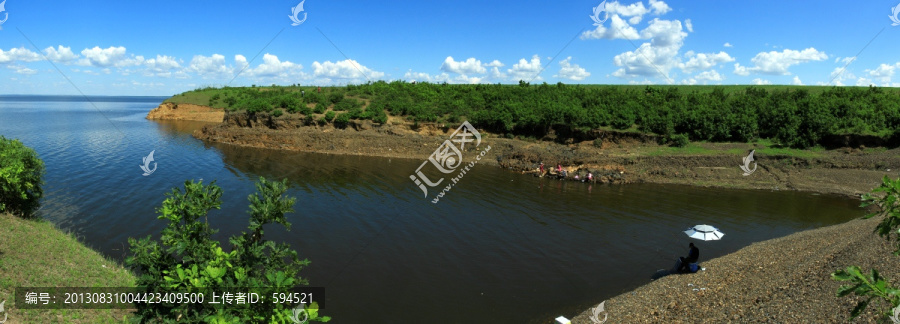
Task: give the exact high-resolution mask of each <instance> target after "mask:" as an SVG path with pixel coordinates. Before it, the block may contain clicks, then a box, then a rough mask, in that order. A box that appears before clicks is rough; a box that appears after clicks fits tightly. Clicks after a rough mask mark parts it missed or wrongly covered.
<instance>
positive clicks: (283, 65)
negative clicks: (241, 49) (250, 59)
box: [235, 53, 303, 78]
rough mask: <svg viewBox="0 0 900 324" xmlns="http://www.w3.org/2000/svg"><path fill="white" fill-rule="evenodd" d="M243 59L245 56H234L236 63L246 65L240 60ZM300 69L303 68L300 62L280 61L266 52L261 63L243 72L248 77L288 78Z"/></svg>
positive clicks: (297, 73) (295, 74)
mask: <svg viewBox="0 0 900 324" xmlns="http://www.w3.org/2000/svg"><path fill="white" fill-rule="evenodd" d="M244 60H246V58H244V57H243V56H240V57H237V56H235V62H237V65H240V66H244V65H246V63H244V62H242V61H244ZM301 69H303V66H302V65H300V64H296V63H292V62H290V61H284V62H282V61H281V60H279V59H278V56H275V55H272V54H269V53H266V54H265V55H263V62H262V63H261V64H259V65H257V66H256V67H255V68H252V69H246V70H244V72H243V74H245V75H246V76H248V77H256V78H260V77H266V78H276V77H277V78H288V77H290V76H292V75H294V76H297V75H299V74H300V70H301Z"/></svg>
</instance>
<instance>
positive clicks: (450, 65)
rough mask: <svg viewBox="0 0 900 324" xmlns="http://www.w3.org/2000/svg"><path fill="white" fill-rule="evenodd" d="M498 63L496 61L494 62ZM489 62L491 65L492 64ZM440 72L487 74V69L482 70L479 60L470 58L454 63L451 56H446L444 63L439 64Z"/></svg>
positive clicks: (482, 66)
mask: <svg viewBox="0 0 900 324" xmlns="http://www.w3.org/2000/svg"><path fill="white" fill-rule="evenodd" d="M494 62H497V63H500V62H498V61H494ZM494 62H491V63H494ZM441 71H444V72H450V73H457V74H464V75H468V74H484V73H487V69H485V68H484V65H483V64H482V63H481V61H480V60H476V59H475V58H474V57H470V58H468V59H466V60H465V61H459V62H457V61H455V60H454V59H453V57H452V56H447V58H446V59H444V63H443V64H441Z"/></svg>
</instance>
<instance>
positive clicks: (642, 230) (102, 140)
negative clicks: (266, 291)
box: [0, 96, 861, 323]
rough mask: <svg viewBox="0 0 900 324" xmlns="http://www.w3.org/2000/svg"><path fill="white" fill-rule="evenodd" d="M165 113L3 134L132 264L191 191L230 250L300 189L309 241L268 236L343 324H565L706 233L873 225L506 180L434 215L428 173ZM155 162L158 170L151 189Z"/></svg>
mask: <svg viewBox="0 0 900 324" xmlns="http://www.w3.org/2000/svg"><path fill="white" fill-rule="evenodd" d="M163 99H165V98H151V97H98V98H91V101H90V102H88V101H86V100H84V98H79V97H44V96H38V97H35V96H0V135H3V136H6V137H11V138H18V139H20V140H21V141H23V142H24V143H25V144H26V145H28V146H30V147H33V148H35V149H36V150H37V152H38V154H39V155H40V157H41V158H42V159H43V160H44V162H45V164H46V168H47V173H46V176H45V181H46V185H45V186H44V192H45V195H46V197H45V198H44V200H43V207H42V209H41V210H40V214H41V216H42V217H43V218H45V219H47V220H49V221H52V222H53V223H56V224H58V226H59V227H61V228H63V229H65V230H68V231H71V232H73V233H76V234H77V235H78V236H79V237H80V238H81V239H82V240H83V241H84V242H86V243H87V244H88V245H89V246H91V247H92V248H94V249H96V250H98V251H101V252H102V253H104V254H106V255H108V256H110V257H113V258H116V259H118V260H120V261H121V260H123V259H124V256H125V254H126V253H127V251H125V250H123V248H127V239H128V238H129V237H144V236H147V235H154V236H155V237H158V234H159V232H160V230H161V229H162V228H163V227H164V225H165V223H164V222H163V221H161V220H158V219H156V215H155V208H157V207H158V206H159V205H160V203H161V202H162V200H163V199H164V193H165V192H167V191H170V190H171V188H173V187H175V186H181V185H182V183H183V182H184V181H185V180H187V179H203V180H204V182H209V181H212V180H215V181H216V183H217V184H218V185H220V186H221V187H223V189H224V192H225V193H224V197H223V200H224V203H223V204H222V209H221V210H217V211H213V212H212V213H211V215H210V218H209V219H210V222H211V224H212V226H213V227H214V228H219V229H221V231H220V232H219V233H218V234H217V236H216V237H217V238H218V239H220V240H222V241H223V242H224V241H225V240H226V239H227V237H228V236H231V235H233V234H236V233H239V232H240V231H241V230H244V229H245V228H246V225H247V220H248V218H247V213H246V211H247V209H248V208H247V206H248V202H247V199H246V198H247V196H248V195H249V194H251V193H252V192H253V191H254V186H253V184H254V181H255V180H256V179H257V178H258V177H260V176H264V177H266V178H279V179H280V178H288V179H289V181H290V186H291V189H290V191H289V194H290V195H291V196H294V197H297V204H296V205H295V210H296V212H295V213H293V214H290V215H288V219H289V221H290V222H291V223H293V227H292V230H291V231H289V232H288V231H284V230H282V229H280V228H277V227H272V228H271V229H267V230H266V235H267V238H268V239H271V240H275V241H286V242H288V243H290V244H291V245H292V246H293V247H294V248H295V249H297V250H298V251H299V253H300V255H301V257H305V258H309V259H310V260H311V261H312V264H311V265H310V266H309V267H307V268H306V269H304V270H303V271H302V275H303V276H304V277H306V278H308V279H309V281H310V283H311V285H312V286H317V287H325V294H326V298H325V299H324V300H322V301H320V303H321V304H322V306H323V308H324V311H323V312H324V313H326V314H328V315H332V316H333V317H334V318H335V321H336V322H337V323H361V322H373V323H523V322H549V321H551V320H552V319H553V318H554V317H556V316H559V315H566V316H568V317H572V316H573V315H575V314H576V313H578V312H580V311H581V310H584V309H586V308H587V307H589V306H591V304H594V303H599V302H600V301H603V300H605V299H608V298H610V297H613V296H615V295H617V294H620V293H622V292H625V291H628V290H631V289H634V288H636V287H638V286H640V285H643V284H646V283H648V282H650V277H651V276H652V275H653V274H654V272H655V271H656V270H657V269H662V268H669V267H671V266H672V265H673V264H674V260H675V259H676V256H678V255H685V254H686V253H687V243H688V242H690V240H689V239H688V238H687V237H686V235H685V234H683V233H682V231H683V230H685V229H687V228H688V227H690V226H692V225H696V224H711V225H715V226H717V227H718V228H719V229H721V230H722V231H723V232H725V233H726V236H725V237H724V239H723V240H721V241H712V242H700V241H696V240H694V242H695V243H696V244H697V245H698V246H699V248H700V250H701V262H702V261H703V260H706V259H709V258H713V257H717V256H721V255H724V254H727V253H730V252H734V251H736V250H738V249H740V248H742V247H745V246H747V245H749V244H750V243H752V242H757V241H762V240H766V239H771V238H775V237H780V236H784V235H787V234H790V233H794V232H797V231H801V230H806V229H811V228H816V227H822V226H827V225H832V224H837V223H841V222H845V221H847V220H850V219H852V218H855V217H858V216H860V215H861V211H860V209H859V208H857V207H856V206H857V205H858V202H857V201H854V200H851V199H846V198H842V197H836V196H820V195H815V194H809V193H797V192H785V191H781V192H770V191H750V190H725V189H710V188H698V187H688V186H671V185H653V184H635V185H593V186H589V185H586V184H582V183H563V182H559V181H554V180H550V179H540V178H534V177H530V176H523V175H520V174H516V173H512V172H508V171H505V170H502V169H500V168H497V167H493V166H489V165H477V166H476V167H475V168H474V170H473V171H471V172H469V173H467V174H466V176H465V178H464V179H463V180H462V181H460V183H459V184H458V185H457V186H455V187H454V188H453V190H452V191H451V192H449V193H448V194H447V196H445V197H444V198H442V199H441V200H440V203H439V204H432V203H431V201H430V200H426V199H424V198H422V192H421V191H420V190H419V189H418V188H417V187H416V186H415V185H414V184H413V183H412V181H410V179H409V175H410V174H411V173H412V172H413V171H414V170H415V169H416V168H417V167H418V166H419V164H420V163H422V161H420V160H406V159H387V158H370V157H357V156H335V155H324V154H303V153H291V152H282V151H272V150H262V149H251V148H242V147H234V146H229V145H221V144H214V143H203V142H201V141H199V140H196V139H194V138H193V137H191V135H190V134H191V132H192V131H193V130H194V129H196V128H198V127H201V126H202V125H203V124H200V123H192V122H166V121H163V122H161V121H148V120H146V119H144V117H145V116H146V114H147V112H148V111H149V110H150V109H152V108H154V107H156V106H157V105H158V104H159V103H160V102H161V101H162V100H163ZM488 144H489V143H488ZM151 151H155V153H154V158H155V161H156V162H157V163H158V167H157V170H156V171H155V172H154V173H153V174H151V175H150V176H143V175H142V173H143V171H141V169H140V167H139V165H141V163H142V158H143V157H144V156H146V155H148V154H149V153H150V152H151ZM738 162H739V161H736V162H735V172H739V171H740V170H738V168H737V165H738ZM37 243H38V244H39V242H37ZM98 266H99V265H98ZM708 271H715V269H708ZM612 315H614V314H612Z"/></svg>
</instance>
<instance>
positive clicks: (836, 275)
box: [831, 176, 900, 319]
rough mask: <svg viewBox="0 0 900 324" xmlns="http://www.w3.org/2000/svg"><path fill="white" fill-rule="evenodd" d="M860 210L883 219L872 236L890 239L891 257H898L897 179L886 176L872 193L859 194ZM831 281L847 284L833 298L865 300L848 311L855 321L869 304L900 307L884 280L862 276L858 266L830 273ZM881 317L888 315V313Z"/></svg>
mask: <svg viewBox="0 0 900 324" xmlns="http://www.w3.org/2000/svg"><path fill="white" fill-rule="evenodd" d="M862 198H863V199H862V200H863V203H862V205H861V206H862V207H868V206H877V207H878V208H879V211H877V212H875V213H871V214H867V215H866V216H865V218H871V217H874V216H882V217H884V218H883V219H882V220H881V223H879V224H878V226H876V227H875V233H877V234H878V235H879V236H881V237H884V238H885V239H888V240H890V239H894V240H895V241H896V242H895V243H896V244H897V250H895V251H894V255H900V179H897V180H891V179H890V178H888V177H887V176H885V177H884V179H882V183H881V185H880V186H878V187H877V188H875V189H872V192H870V193H867V194H865V195H863V197H862ZM831 278H832V279H834V280H837V281H849V282H850V284H849V285H842V286H841V287H840V288H838V291H837V296H838V297H843V296H847V295H849V294H851V293H852V294H855V295H857V296H861V297H863V298H865V297H868V298H866V299H865V300H863V301H861V302H859V303H857V304H856V307H854V308H853V310H852V311H851V312H850V316H851V319H853V318H856V317H857V316H859V314H861V313H862V311H864V310H865V309H866V307H868V305H869V304H870V303H871V302H872V300H882V301H884V302H886V303H888V304H889V305H890V308H891V309H893V308H895V307H898V306H900V289H897V287H893V286H891V285H890V284H889V283H888V280H886V279H885V278H883V277H881V276H880V275H879V274H878V271H877V270H875V269H872V270H871V271H870V272H869V274H868V275H864V274H863V273H862V270H860V268H859V267H858V266H855V265H854V266H849V267H847V269H845V270H837V271H835V272H833V273H832V274H831ZM884 314H886V315H890V314H889V311H885V312H884Z"/></svg>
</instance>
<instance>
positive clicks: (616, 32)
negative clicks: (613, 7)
mask: <svg viewBox="0 0 900 324" xmlns="http://www.w3.org/2000/svg"><path fill="white" fill-rule="evenodd" d="M607 6H608V4H607ZM609 21H610V27H609V28H606V27H605V26H603V25H600V26H597V28H595V29H594V30H588V31H585V32H584V33H582V34H581V39H639V38H640V37H641V36H640V34H639V33H638V31H637V29H634V27H631V25H629V24H628V23H627V22H625V20H623V19H622V18H619V16H618V15H612V16H611V17H610V19H609Z"/></svg>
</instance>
